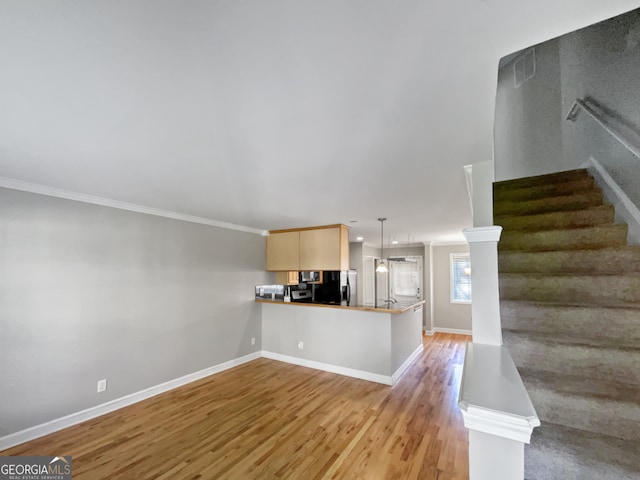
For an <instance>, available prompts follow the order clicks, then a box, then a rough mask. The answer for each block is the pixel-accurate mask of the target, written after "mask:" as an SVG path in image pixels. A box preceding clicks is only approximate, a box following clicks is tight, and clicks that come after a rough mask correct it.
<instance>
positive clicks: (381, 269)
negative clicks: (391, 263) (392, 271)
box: [376, 217, 389, 273]
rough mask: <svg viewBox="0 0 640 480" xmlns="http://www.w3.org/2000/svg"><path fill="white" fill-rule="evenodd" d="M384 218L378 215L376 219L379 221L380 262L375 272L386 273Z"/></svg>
mask: <svg viewBox="0 0 640 480" xmlns="http://www.w3.org/2000/svg"><path fill="white" fill-rule="evenodd" d="M385 220H386V218H382V217H380V218H379V219H378V221H379V222H380V263H379V264H378V267H377V268H376V272H378V273H387V272H388V271H389V269H388V268H387V264H386V263H385V262H384V221H385Z"/></svg>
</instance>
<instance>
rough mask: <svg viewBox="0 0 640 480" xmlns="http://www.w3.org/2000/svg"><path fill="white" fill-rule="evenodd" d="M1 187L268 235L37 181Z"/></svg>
mask: <svg viewBox="0 0 640 480" xmlns="http://www.w3.org/2000/svg"><path fill="white" fill-rule="evenodd" d="M0 187H4V188H9V189H12V190H21V191H23V192H30V193H37V194H40V195H48V196H50V197H57V198H65V199H67V200H75V201H76V202H83V203H91V204H93V205H101V206H103V207H111V208H117V209H119V210H128V211H130V212H137V213H144V214H147V215H155V216H157V217H165V218H172V219H174V220H182V221H183V222H191V223H200V224H202V225H209V226H211V227H218V228H226V229H227V230H237V231H240V232H247V233H255V234H256V235H262V236H267V235H268V234H269V231H268V230H261V229H259V228H253V227H246V226H244V225H236V224H235V223H227V222H221V221H218V220H212V219H210V218H204V217H196V216H194V215H187V214H184V213H178V212H172V211H170V210H162V209H160V208H153V207H146V206H144V205H137V204H135V203H128V202H121V201H119V200H112V199H110V198H105V197H98V196H96V195H89V194H87V193H79V192H73V191H71V190H64V189H62V188H55V187H48V186H46V185H39V184H37V183H29V182H23V181H22V180H15V179H13V178H8V177H0Z"/></svg>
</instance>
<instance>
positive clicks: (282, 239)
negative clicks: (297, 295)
mask: <svg viewBox="0 0 640 480" xmlns="http://www.w3.org/2000/svg"><path fill="white" fill-rule="evenodd" d="M299 267H300V232H298V231H283V232H270V234H269V236H268V237H267V270H268V271H293V270H295V271H298V270H300V268H299Z"/></svg>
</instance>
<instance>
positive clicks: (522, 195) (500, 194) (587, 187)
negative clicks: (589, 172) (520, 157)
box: [493, 177, 598, 202]
mask: <svg viewBox="0 0 640 480" xmlns="http://www.w3.org/2000/svg"><path fill="white" fill-rule="evenodd" d="M597 188H598V187H596V186H595V183H594V181H593V178H592V177H583V178H579V179H577V180H574V181H571V182H562V183H552V184H547V185H539V186H534V187H525V188H510V189H509V188H504V187H503V188H498V189H497V191H496V192H495V194H494V197H493V198H494V200H495V201H497V202H502V201H505V200H533V199H536V198H544V197H559V196H562V195H572V194H574V193H579V192H588V191H593V190H596V189H597Z"/></svg>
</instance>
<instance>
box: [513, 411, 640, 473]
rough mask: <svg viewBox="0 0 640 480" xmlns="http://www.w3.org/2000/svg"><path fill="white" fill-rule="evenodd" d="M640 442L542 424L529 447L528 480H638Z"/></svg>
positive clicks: (527, 457)
mask: <svg viewBox="0 0 640 480" xmlns="http://www.w3.org/2000/svg"><path fill="white" fill-rule="evenodd" d="M639 478H640V442H638V441H629V440H622V439H619V438H616V437H612V436H609V435H602V434H596V433H592V432H587V431H584V430H579V429H575V428H569V427H564V426H560V425H554V424H552V423H547V422H542V425H540V426H539V427H538V428H536V429H534V431H533V435H532V437H531V443H530V444H529V445H526V446H525V479H527V480H614V479H615V480H638V479H639Z"/></svg>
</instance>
